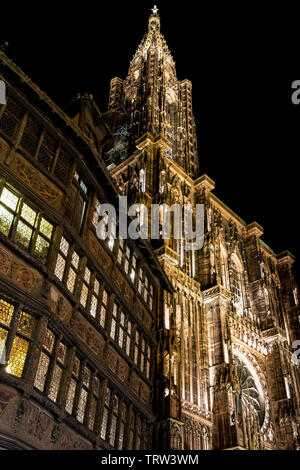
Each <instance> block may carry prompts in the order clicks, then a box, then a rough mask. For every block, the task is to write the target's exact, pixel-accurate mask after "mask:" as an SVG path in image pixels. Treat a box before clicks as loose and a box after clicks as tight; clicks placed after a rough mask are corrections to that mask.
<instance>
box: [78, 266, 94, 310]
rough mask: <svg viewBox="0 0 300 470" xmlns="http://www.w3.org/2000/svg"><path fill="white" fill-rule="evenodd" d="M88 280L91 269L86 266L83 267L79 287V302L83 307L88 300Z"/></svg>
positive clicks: (89, 279)
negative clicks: (81, 281) (81, 280)
mask: <svg viewBox="0 0 300 470" xmlns="http://www.w3.org/2000/svg"><path fill="white" fill-rule="evenodd" d="M90 282H91V271H90V270H89V269H88V268H85V273H84V279H83V286H82V289H81V296H80V303H81V305H82V306H83V307H84V308H85V307H86V304H87V301H88V295H89V290H90Z"/></svg>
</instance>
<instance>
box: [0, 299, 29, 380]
mask: <svg viewBox="0 0 300 470" xmlns="http://www.w3.org/2000/svg"><path fill="white" fill-rule="evenodd" d="M35 327H36V319H35V317H34V316H33V315H30V314H29V313H27V312H21V313H19V312H18V310H17V309H16V307H15V306H14V305H12V304H11V303H9V302H6V301H5V300H4V299H0V348H1V356H2V355H3V353H4V352H5V354H4V356H5V357H4V359H5V360H6V359H7V360H6V364H5V372H6V373H7V374H10V375H13V376H14V377H18V378H21V377H22V375H23V372H24V367H25V363H26V360H27V357H28V352H29V348H30V345H31V343H32V340H33V336H34V332H35ZM1 343H2V344H1Z"/></svg>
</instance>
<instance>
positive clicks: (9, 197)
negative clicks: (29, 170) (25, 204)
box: [0, 188, 20, 212]
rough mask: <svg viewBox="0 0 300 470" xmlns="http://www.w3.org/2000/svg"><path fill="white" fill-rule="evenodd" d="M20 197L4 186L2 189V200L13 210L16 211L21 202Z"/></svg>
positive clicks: (0, 199)
mask: <svg viewBox="0 0 300 470" xmlns="http://www.w3.org/2000/svg"><path fill="white" fill-rule="evenodd" d="M19 199H20V198H19V197H18V196H16V195H15V194H14V193H13V192H12V191H10V190H9V189H7V188H4V189H3V191H2V195H1V198H0V201H1V202H3V203H4V204H5V205H6V206H7V207H9V208H10V209H11V210H12V211H14V212H15V211H16V209H17V205H18V202H19Z"/></svg>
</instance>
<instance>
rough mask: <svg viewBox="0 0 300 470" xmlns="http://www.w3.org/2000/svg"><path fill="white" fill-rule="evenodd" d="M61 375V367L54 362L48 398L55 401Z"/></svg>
mask: <svg viewBox="0 0 300 470" xmlns="http://www.w3.org/2000/svg"><path fill="white" fill-rule="evenodd" d="M61 377H62V368H61V367H60V366H59V365H58V364H56V366H55V368H54V372H53V376H52V380H51V384H50V389H49V395H48V396H49V398H50V400H52V401H54V402H56V400H57V396H58V392H59V387H60V382H61Z"/></svg>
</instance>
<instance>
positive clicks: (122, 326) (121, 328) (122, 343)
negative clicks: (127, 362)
mask: <svg viewBox="0 0 300 470" xmlns="http://www.w3.org/2000/svg"><path fill="white" fill-rule="evenodd" d="M131 332H132V323H131V322H130V321H129V319H128V318H127V316H126V315H125V314H124V312H123V311H122V310H121V308H120V307H119V306H118V305H117V304H116V303H115V304H114V307H113V316H112V322H111V330H110V336H111V338H112V339H113V340H115V341H116V343H118V345H119V347H120V348H121V349H123V351H124V352H125V353H126V354H127V356H129V355H130V347H131Z"/></svg>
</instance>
